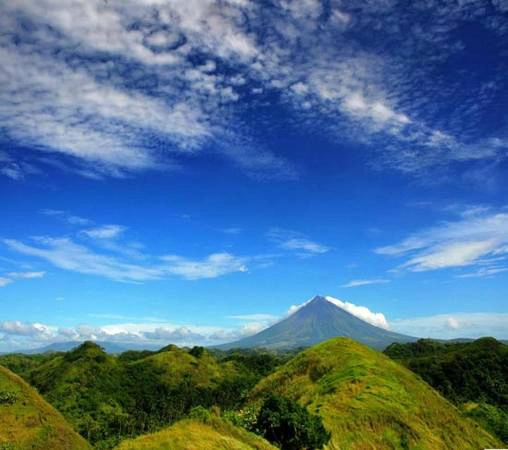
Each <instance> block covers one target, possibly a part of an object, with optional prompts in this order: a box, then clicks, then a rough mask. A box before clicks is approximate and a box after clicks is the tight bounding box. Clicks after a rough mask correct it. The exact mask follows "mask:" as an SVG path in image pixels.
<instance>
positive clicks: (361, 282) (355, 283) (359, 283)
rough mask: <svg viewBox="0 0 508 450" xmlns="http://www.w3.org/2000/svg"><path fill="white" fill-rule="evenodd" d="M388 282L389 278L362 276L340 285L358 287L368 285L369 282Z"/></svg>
mask: <svg viewBox="0 0 508 450" xmlns="http://www.w3.org/2000/svg"><path fill="white" fill-rule="evenodd" d="M389 282H390V280H387V279H385V278H364V279H358V280H351V281H349V282H347V283H345V284H343V285H341V287H343V288H353V287H358V286H368V285H370V284H386V283H389Z"/></svg>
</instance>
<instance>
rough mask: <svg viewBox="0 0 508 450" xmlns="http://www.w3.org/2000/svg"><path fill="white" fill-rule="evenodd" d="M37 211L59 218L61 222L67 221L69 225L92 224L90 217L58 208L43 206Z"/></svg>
mask: <svg viewBox="0 0 508 450" xmlns="http://www.w3.org/2000/svg"><path fill="white" fill-rule="evenodd" d="M39 212H40V213H41V214H43V215H45V216H49V217H55V218H57V219H59V220H61V221H62V222H66V223H68V224H69V225H75V226H87V225H92V224H93V221H92V220H90V219H87V218H85V217H81V216H76V215H74V214H70V213H68V212H67V211H62V210H59V209H51V208H44V209H41V210H40V211H39Z"/></svg>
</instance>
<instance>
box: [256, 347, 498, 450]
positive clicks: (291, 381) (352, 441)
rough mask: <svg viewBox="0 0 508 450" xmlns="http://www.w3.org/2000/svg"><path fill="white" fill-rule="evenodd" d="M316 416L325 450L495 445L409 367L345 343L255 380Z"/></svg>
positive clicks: (321, 349) (259, 388) (261, 392)
mask: <svg viewBox="0 0 508 450" xmlns="http://www.w3.org/2000/svg"><path fill="white" fill-rule="evenodd" d="M267 392H274V393H277V394H279V395H285V396H288V397H290V398H293V399H294V400H297V401H298V402H299V403H300V404H302V405H305V406H307V407H308V408H309V410H310V411H311V412H314V413H317V414H319V415H321V417H322V418H323V423H324V425H325V427H326V428H327V429H328V430H329V431H331V433H332V439H331V441H330V443H329V444H328V446H327V448H328V449H330V450H336V449H341V450H367V449H372V450H374V449H375V450H381V449H415V450H440V449H443V450H445V449H446V450H448V449H481V448H487V447H496V446H498V447H499V446H500V443H499V442H498V441H497V440H496V439H495V438H493V437H492V436H491V435H489V434H488V433H487V432H486V431H484V430H483V429H482V428H481V427H480V426H479V425H478V424H477V423H475V422H473V421H471V420H469V419H466V418H464V417H463V416H461V414H460V412H459V411H458V410H457V409H456V408H455V407H454V406H453V405H452V404H451V403H449V402H448V401H447V400H445V399H444V398H443V397H441V396H440V395H439V394H438V393H437V392H436V391H434V390H433V389H432V388H431V387H430V386H428V385H427V384H426V383H425V382H423V381H422V380H421V379H420V378H419V377H417V376H416V375H415V374H413V373H412V372H410V371H409V370H408V369H406V368H404V367H403V366H401V365H399V364H397V363H396V362H394V361H392V360H390V359H389V358H388V357H386V356H385V355H383V354H381V353H379V352H376V351H374V350H371V349H369V348H368V347H366V346H364V345H361V344H359V343H357V342H354V341H353V340H351V339H348V338H335V339H331V340H329V341H326V342H324V343H322V344H319V345H316V346H314V347H312V348H310V349H308V350H306V351H304V352H302V353H300V354H299V355H297V356H296V357H295V358H294V359H293V360H291V361H290V362H288V363H287V364H286V365H284V366H283V367H282V368H280V369H279V370H277V371H276V372H275V373H274V374H272V375H270V376H269V377H267V378H265V379H264V380H262V381H261V382H260V383H259V384H258V385H257V386H256V388H255V389H254V390H253V393H252V394H251V399H250V401H251V404H259V402H260V401H261V399H262V397H263V395H264V394H265V393H267Z"/></svg>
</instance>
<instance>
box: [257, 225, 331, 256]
mask: <svg viewBox="0 0 508 450" xmlns="http://www.w3.org/2000/svg"><path fill="white" fill-rule="evenodd" d="M266 235H267V237H268V238H269V239H270V240H272V241H274V242H276V243H277V244H278V246H279V248H281V249H284V250H292V251H295V252H296V253H297V254H298V255H299V256H303V257H307V256H313V255H319V254H323V253H327V252H329V251H330V248H329V247H327V246H326V245H323V244H320V243H318V242H315V241H312V240H310V239H308V238H307V237H306V236H305V235H304V234H303V233H300V232H298V231H293V230H285V229H283V228H272V229H270V230H269V231H268V233H267V234H266Z"/></svg>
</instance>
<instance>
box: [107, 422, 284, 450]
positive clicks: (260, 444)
mask: <svg viewBox="0 0 508 450" xmlns="http://www.w3.org/2000/svg"><path fill="white" fill-rule="evenodd" d="M166 449H167V450H169V449H170V450H276V448H275V447H273V446H272V445H270V444H269V443H268V442H267V441H265V440H264V439H262V438H260V437H259V436H256V435H255V434H253V433H249V432H248V431H246V430H244V429H243V428H240V427H235V426H234V425H232V424H230V423H229V422H226V421H225V420H222V419H220V418H219V417H209V418H208V419H206V420H196V419H185V420H181V421H180V422H177V423H176V424H174V425H173V426H171V427H169V428H167V429H165V430H162V431H159V432H157V433H153V434H149V435H146V436H141V437H139V438H137V439H132V440H128V441H124V442H123V443H122V444H120V445H119V446H118V447H117V450H166Z"/></svg>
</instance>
